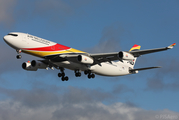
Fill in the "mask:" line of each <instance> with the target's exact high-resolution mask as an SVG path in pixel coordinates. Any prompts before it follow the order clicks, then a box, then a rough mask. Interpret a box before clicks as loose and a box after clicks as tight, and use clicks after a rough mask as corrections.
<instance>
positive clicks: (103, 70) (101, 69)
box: [92, 62, 129, 76]
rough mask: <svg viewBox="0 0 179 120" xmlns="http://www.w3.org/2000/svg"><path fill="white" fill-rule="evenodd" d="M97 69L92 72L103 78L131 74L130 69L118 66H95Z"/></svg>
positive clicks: (106, 64)
mask: <svg viewBox="0 0 179 120" xmlns="http://www.w3.org/2000/svg"><path fill="white" fill-rule="evenodd" d="M94 67H95V69H93V70H92V72H94V73H95V74H98V75H103V76H122V75H127V74H129V71H128V68H126V67H122V66H120V65H118V64H111V63H108V62H106V63H101V65H95V66H94Z"/></svg>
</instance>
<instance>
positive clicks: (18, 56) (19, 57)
mask: <svg viewBox="0 0 179 120" xmlns="http://www.w3.org/2000/svg"><path fill="white" fill-rule="evenodd" d="M16 51H17V54H18V55H17V56H16V58H17V59H21V58H22V56H21V55H20V53H21V52H22V51H21V49H19V50H16Z"/></svg>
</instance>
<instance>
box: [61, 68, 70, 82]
mask: <svg viewBox="0 0 179 120" xmlns="http://www.w3.org/2000/svg"><path fill="white" fill-rule="evenodd" d="M60 71H61V73H58V77H61V80H62V81H68V79H69V78H68V76H65V73H64V68H61V69H60Z"/></svg>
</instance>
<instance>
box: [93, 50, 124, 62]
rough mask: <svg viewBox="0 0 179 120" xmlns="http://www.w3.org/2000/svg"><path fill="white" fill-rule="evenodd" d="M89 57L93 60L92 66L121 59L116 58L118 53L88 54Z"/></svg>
mask: <svg viewBox="0 0 179 120" xmlns="http://www.w3.org/2000/svg"><path fill="white" fill-rule="evenodd" d="M90 56H91V57H92V58H93V59H94V61H95V62H94V64H100V63H101V62H111V61H114V60H120V61H122V59H121V58H119V57H118V52H113V53H97V54H90Z"/></svg>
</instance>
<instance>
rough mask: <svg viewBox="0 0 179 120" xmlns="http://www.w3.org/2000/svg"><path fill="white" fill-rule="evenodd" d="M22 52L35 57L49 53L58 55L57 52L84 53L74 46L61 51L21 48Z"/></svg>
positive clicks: (49, 54) (48, 54)
mask: <svg viewBox="0 0 179 120" xmlns="http://www.w3.org/2000/svg"><path fill="white" fill-rule="evenodd" d="M23 52H24V53H27V54H30V55H34V56H37V57H45V56H51V55H58V54H65V53H86V52H83V51H80V50H77V49H74V48H70V49H68V50H61V51H33V50H23Z"/></svg>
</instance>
